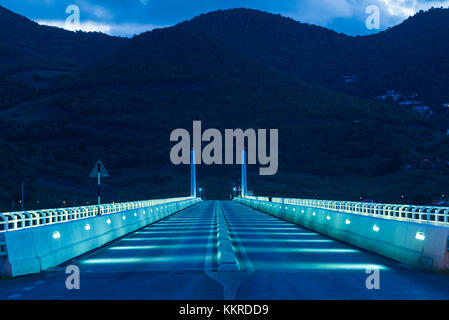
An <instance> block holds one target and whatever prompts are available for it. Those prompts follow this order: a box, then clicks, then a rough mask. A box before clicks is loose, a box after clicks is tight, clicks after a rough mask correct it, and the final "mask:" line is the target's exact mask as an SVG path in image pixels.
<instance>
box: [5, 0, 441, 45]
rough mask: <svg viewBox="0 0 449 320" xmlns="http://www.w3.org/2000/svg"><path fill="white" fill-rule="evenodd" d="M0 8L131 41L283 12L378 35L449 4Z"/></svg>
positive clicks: (235, 0)
mask: <svg viewBox="0 0 449 320" xmlns="http://www.w3.org/2000/svg"><path fill="white" fill-rule="evenodd" d="M0 5H2V6H4V7H6V8H8V9H9V10H12V11H14V12H16V13H19V14H21V15H24V16H26V17H28V18H30V19H32V20H34V21H36V22H39V23H41V24H48V25H54V26H58V27H62V28H64V27H66V19H67V17H68V16H69V14H67V13H66V8H67V7H68V6H69V5H76V6H78V7H79V9H80V25H79V29H81V30H84V31H100V32H104V33H108V34H111V35H120V36H126V37H128V36H132V35H134V34H139V33H141V32H144V31H148V30H152V29H154V28H157V27H165V26H171V25H174V24H176V23H178V22H181V21H184V20H188V19H191V18H193V17H195V16H197V15H199V14H201V13H207V12H210V11H214V10H218V9H230V8H252V9H258V10H263V11H268V12H271V13H279V14H281V15H283V16H287V17H291V18H293V19H295V20H298V21H301V22H306V23H312V24H316V25H320V26H323V27H326V28H329V29H332V30H335V31H337V32H343V33H346V34H349V35H364V34H369V33H372V32H378V31H380V30H384V29H386V28H388V27H391V26H394V25H397V24H399V23H400V22H402V21H403V20H404V19H406V18H407V17H409V16H411V15H414V14H415V13H416V12H418V11H419V10H426V9H429V8H430V7H445V8H448V7H449V0H68V1H65V0H0ZM370 5H375V6H377V7H378V8H379V9H380V30H368V29H367V28H366V26H365V20H366V19H367V17H368V15H369V14H367V13H366V8H367V7H368V6H370Z"/></svg>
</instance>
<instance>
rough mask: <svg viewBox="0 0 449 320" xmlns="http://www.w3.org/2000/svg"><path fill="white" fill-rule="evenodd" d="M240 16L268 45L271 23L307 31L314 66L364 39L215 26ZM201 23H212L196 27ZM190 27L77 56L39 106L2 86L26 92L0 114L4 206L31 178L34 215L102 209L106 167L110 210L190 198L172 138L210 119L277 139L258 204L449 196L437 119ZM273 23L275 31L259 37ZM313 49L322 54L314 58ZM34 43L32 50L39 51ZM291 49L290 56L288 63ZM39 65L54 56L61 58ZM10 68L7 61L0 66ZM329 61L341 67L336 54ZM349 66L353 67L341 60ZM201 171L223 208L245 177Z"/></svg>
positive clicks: (226, 170)
mask: <svg viewBox="0 0 449 320" xmlns="http://www.w3.org/2000/svg"><path fill="white" fill-rule="evenodd" d="M242 12H243V13H245V14H246V15H248V17H246V18H244V19H243V20H245V19H255V21H256V20H261V21H260V23H253V24H249V25H251V26H252V28H255V29H256V30H257V29H259V30H260V33H261V34H262V33H263V31H265V30H267V29H268V30H274V31H276V28H275V27H273V25H272V23H280V24H281V25H283V26H284V28H285V32H287V31H286V30H293V31H291V32H294V33H296V34H302V37H303V38H302V42H303V45H301V47H297V48H296V49H295V50H296V52H298V51H299V53H298V55H303V56H302V59H306V57H307V55H305V53H304V52H308V50H310V51H311V52H313V51H314V50H316V48H322V49H323V50H324V49H325V47H326V46H327V45H326V43H327V44H328V43H329V41H335V46H340V45H339V43H340V41H342V42H348V41H349V42H351V41H354V39H353V38H350V37H347V36H344V35H338V34H335V33H333V32H331V31H324V29H321V28H318V27H313V26H306V25H302V24H298V23H296V22H294V21H293V20H289V19H285V18H282V17H279V16H274V15H269V14H265V13H259V12H253V11H247V10H236V11H234V10H230V11H224V12H215V13H211V14H210V15H212V17H214V18H213V19H216V21H217V26H219V25H220V23H219V22H220V19H222V20H227V19H231V18H233V19H234V18H235V15H236V14H237V16H238V15H240V14H241V13H242ZM214 15H217V17H215V16H214ZM12 17H15V18H16V19H23V18H21V17H18V16H14V15H13V16H12ZM204 17H209V15H206V16H200V17H199V18H198V19H200V20H197V21H201V19H204ZM11 19H12V18H11ZM208 19H209V18H208ZM265 20H266V21H265ZM14 21H16V20H14ZM194 21H195V19H194ZM263 21H265V22H263ZM273 21H274V22H273ZM276 21H277V22H276ZM16 22H17V25H21V24H22V23H23V21H22V20H18V21H16ZM189 23H191V22H187V23H186V24H181V25H178V26H175V27H172V28H166V29H161V30H154V31H152V32H147V33H144V34H141V35H139V36H136V37H134V38H132V39H129V40H123V39H121V40H119V42H120V44H113V46H114V48H115V49H114V50H111V51H110V54H105V55H104V56H101V57H99V58H98V60H96V61H92V62H89V63H84V62H83V59H85V57H83V56H76V55H75V57H70V56H66V58H67V59H69V60H70V61H77V63H76V67H74V68H73V69H72V70H70V71H67V72H64V73H63V74H61V75H59V76H58V77H56V78H55V79H53V80H52V81H51V82H49V83H48V85H46V86H45V87H44V88H40V87H37V88H36V87H35V86H33V87H34V88H31V87H28V88H27V87H25V88H27V89H26V90H29V95H20V94H19V93H18V92H19V90H20V86H23V84H22V83H19V82H17V81H14V80H11V79H10V80H8V81H6V80H5V81H6V82H5V84H4V87H5V88H11V89H13V88H15V89H14V90H16V91H9V90H4V91H3V92H6V93H8V94H9V98H8V99H9V100H8V101H9V102H8V103H7V104H4V107H3V108H2V110H0V132H1V136H0V137H1V138H0V145H2V146H3V148H2V158H3V159H4V160H3V170H1V171H0V181H2V183H1V184H0V206H1V208H3V209H4V210H7V209H8V208H10V206H11V198H12V197H15V199H16V200H17V197H18V188H19V182H20V181H21V180H25V183H26V186H27V189H26V197H27V204H28V205H29V206H31V207H49V206H56V205H62V201H65V204H66V205H70V204H73V203H74V202H75V199H74V197H76V199H77V200H76V201H77V204H79V203H87V202H89V201H90V202H91V203H92V201H94V199H95V182H94V181H93V180H90V179H89V178H88V177H87V175H88V173H89V171H90V169H91V166H92V165H93V163H94V162H95V161H96V160H97V159H98V158H100V159H102V161H103V162H104V164H105V165H106V167H107V169H108V170H109V171H110V173H111V178H110V179H109V180H105V182H104V183H105V188H104V196H105V197H104V200H105V201H120V200H121V201H123V200H124V199H126V200H138V199H144V198H151V197H162V196H170V195H173V194H185V193H186V192H188V172H189V171H188V168H186V167H175V166H173V165H171V164H170V162H169V150H170V148H171V146H172V145H173V144H172V143H170V142H169V136H170V133H171V131H172V130H173V129H176V128H179V127H181V128H186V129H188V130H191V126H192V121H193V120H202V122H203V128H204V129H206V128H218V129H224V128H239V127H240V128H244V129H245V128H256V129H257V128H267V129H270V128H277V129H279V139H280V140H279V144H280V146H279V148H280V149H279V173H278V175H276V176H273V177H258V176H257V175H256V173H257V169H258V167H257V166H251V167H250V173H249V188H250V189H254V190H255V191H256V192H257V193H259V194H268V193H270V194H273V195H295V196H305V197H306V196H307V197H317V198H333V199H359V197H361V196H362V197H374V198H375V199H376V200H378V201H392V202H400V201H411V202H415V203H428V202H429V201H431V200H432V199H434V198H436V197H438V196H440V195H441V193H442V192H445V190H448V187H449V183H448V182H447V179H446V178H445V177H447V176H448V174H449V170H448V167H447V165H446V162H447V161H449V156H448V155H449V152H448V151H449V141H448V139H447V138H446V136H445V135H444V133H443V132H441V131H440V130H439V129H437V128H435V127H434V125H433V124H432V123H431V122H429V121H428V120H427V119H425V118H423V117H421V116H420V115H419V114H416V113H414V112H409V111H407V110H400V109H396V108H391V106H388V105H384V104H380V103H377V102H374V101H372V100H367V99H363V98H358V97H353V96H350V95H347V94H345V93H341V92H338V91H334V90H331V89H329V88H324V87H323V86H320V85H317V83H319V82H320V81H321V80H320V79H318V78H317V79H315V80H313V79H307V78H306V77H302V76H301V77H300V75H299V74H298V73H296V72H286V71H288V70H284V69H283V68H281V67H279V68H274V67H273V65H272V64H271V63H268V62H267V61H265V60H263V59H258V58H256V57H254V56H252V55H251V50H247V49H245V46H244V45H243V44H241V46H242V48H239V46H238V45H237V44H236V43H231V42H229V41H226V39H225V37H224V36H222V37H220V36H217V35H214V34H213V33H212V32H204V30H199V29H198V28H196V27H195V28H190V27H186V25H188V24H189ZM242 23H243V22H242ZM264 23H265V25H267V26H268V28H267V27H265V28H262V29H260V28H261V25H264ZM0 24H1V23H0ZM24 26H27V25H26V24H24ZM225 26H226V25H225ZM29 27H30V28H31V29H34V28H36V30H37V31H35V32H37V33H40V32H48V33H49V34H48V35H47V36H46V37H47V38H48V39H51V38H52V37H57V34H59V33H60V32H61V30H58V29H55V28H44V29H41V27H40V26H36V25H35V24H32V23H31V24H29ZM242 27H243V26H242ZM24 28H25V27H24ZM217 28H218V27H217ZM25 31H26V30H25ZM225 31H226V30H222V31H220V32H225ZM234 31H236V30H234ZM274 31H273V32H274ZM53 32H56V33H57V34H55V35H53ZM220 32H218V31H217V34H219V33H220ZM316 32H323V37H322V38H318V40H316V39H315V37H314V34H315V33H316ZM63 34H64V35H66V31H63ZM241 34H242V35H244V34H245V30H243V29H242V32H241ZM67 35H69V36H74V35H77V36H79V37H89V36H93V35H91V34H84V33H76V34H74V33H70V32H68V33H67ZM95 36H100V37H104V39H108V41H109V40H110V41H115V40H114V39H117V38H112V37H106V36H102V35H95ZM11 37H12V38H13V36H12V35H11ZM271 37H273V38H275V36H274V35H272V36H271ZM288 38H289V36H288V35H287V36H286V38H285V39H284V40H283V41H288ZM306 39H309V40H310V42H314V44H313V45H310V47H309V45H308V44H307V41H306ZM314 39H315V40H314ZM332 39H334V40H332ZM11 41H12V42H14V41H19V40H15V39H11ZM20 41H25V40H23V39H22V40H20ZM27 41H28V42H29V43H27V42H26V41H25V42H23V46H24V47H30V48H32V47H33V46H35V45H36V43H35V42H34V41H32V40H30V39H29V40H27ZM59 41H60V40H58V41H56V42H55V45H56V46H58V45H59V44H58V43H60V42H59ZM252 41H254V42H255V44H254V46H258V48H259V50H262V49H261V48H266V50H268V48H274V47H275V46H272V45H271V43H270V42H269V41H268V42H267V41H266V40H263V39H258V38H255V39H253V40H252ZM287 45H288V44H287V43H286V45H285V47H286V48H287V49H285V52H290V51H291V50H292V49H288V48H289V47H288V46H287ZM86 46H90V45H89V44H88V43H87V42H86ZM298 46H299V44H298ZM343 47H344V46H341V48H340V49H338V50H343V49H344V48H343ZM309 48H310V49H309ZM94 49H95V46H93V47H92V48H91V49H90V50H94ZM300 49H301V50H300ZM273 52H275V51H273ZM72 53H73V52H72ZM262 53H263V51H261V56H263V54H262ZM275 53H276V52H275ZM273 55H274V53H273ZM36 57H38V58H39V59H44V60H45V59H47V58H48V57H53V55H52V54H51V50H50V51H48V52H47V53H44V54H40V53H39V54H38V53H36ZM279 57H280V58H282V55H280V56H279ZM8 59H9V58H8V57H6V58H5V57H3V58H0V65H1V64H2V63H3V64H5V65H6V64H7V62H8V61H9V60H8ZM55 59H60V57H55ZM282 59H283V58H282ZM289 59H292V60H291V61H292V62H291V65H292V66H293V65H295V64H296V65H297V66H298V68H299V67H300V66H303V68H304V70H305V71H304V72H306V71H307V67H306V65H307V63H299V62H297V61H296V60H295V59H294V58H293V56H292V57H291V58H289ZM323 59H324V58H323ZM326 59H328V60H329V61H331V59H332V54H330V55H328V56H327V57H326ZM340 59H342V61H343V60H344V59H345V55H344V54H343V53H341V55H340ZM33 61H37V60H34V58H33ZM324 61H326V60H323V61H322V62H324ZM309 62H310V61H309ZM318 62H319V61H318V60H317V61H316V62H315V63H318ZM59 63H60V60H58V64H59ZM310 64H312V65H313V62H310ZM323 74H324V73H323ZM326 74H331V73H330V72H329V73H326ZM317 77H319V75H317ZM329 79H330V78H329ZM323 83H324V82H323ZM329 87H331V86H329ZM0 89H1V83H0ZM13 92H17V93H13ZM23 92H28V91H23ZM0 94H2V91H1V90H0ZM15 99H16V100H15ZM423 159H429V165H422V163H423ZM426 164H427V162H426ZM405 168H408V169H405ZM198 173H199V180H200V182H199V184H200V185H202V186H204V187H205V188H206V189H207V192H208V193H207V194H208V196H210V197H211V198H226V197H227V196H228V194H229V190H230V187H231V186H232V183H234V182H236V181H238V179H239V168H238V166H211V167H207V166H200V167H199V168H198ZM417 182H418V183H417ZM402 194H406V196H407V197H406V198H405V199H404V198H401V195H402ZM37 201H39V203H38V202H37Z"/></svg>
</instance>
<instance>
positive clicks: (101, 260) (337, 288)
mask: <svg viewBox="0 0 449 320" xmlns="http://www.w3.org/2000/svg"><path fill="white" fill-rule="evenodd" d="M214 205H215V204H214V202H213V201H205V202H202V203H200V204H198V205H195V206H193V207H190V208H187V209H185V210H184V211H182V212H180V213H177V214H175V215H173V216H171V217H168V218H166V219H164V220H162V221H160V222H158V223H155V224H153V225H150V226H148V227H146V228H144V229H141V230H139V231H137V232H135V233H133V234H130V235H128V236H126V237H124V238H122V239H119V240H117V241H115V242H113V243H111V244H109V245H107V246H105V247H103V248H100V249H98V250H95V251H93V252H91V253H89V254H86V255H84V256H81V257H79V258H77V259H74V261H72V262H68V263H66V264H65V265H62V266H60V267H57V268H54V269H52V270H49V271H47V272H45V273H41V274H38V275H31V276H25V277H20V278H16V279H12V280H8V279H7V280H0V299H223V297H224V293H223V292H224V290H223V285H224V286H226V282H227V281H228V280H229V279H235V278H238V277H235V273H236V272H237V273H239V274H240V275H244V277H241V283H240V285H239V286H236V289H235V290H234V291H235V292H234V293H233V294H232V296H233V297H235V298H237V299H449V276H448V275H447V274H435V273H430V272H426V271H422V270H417V269H414V268H411V267H407V266H403V265H400V264H398V263H396V262H394V261H392V260H389V259H386V258H383V257H380V256H377V255H375V254H371V253H368V252H366V251H363V250H360V249H358V248H355V247H353V246H350V245H346V244H343V243H341V242H338V241H335V240H332V239H330V238H328V237H324V236H322V235H320V234H317V233H315V232H312V231H310V230H307V229H304V228H302V227H299V226H296V225H294V224H292V223H289V222H285V221H282V220H279V219H277V218H275V217H272V216H269V215H266V214H264V213H261V212H258V211H256V210H253V209H250V208H248V207H245V206H242V205H239V204H237V203H235V202H230V201H223V202H222V203H221V207H222V210H223V213H224V217H225V219H226V222H227V225H228V226H229V232H230V235H231V240H232V244H233V247H234V250H235V253H236V256H237V258H238V261H239V266H240V268H241V269H242V271H227V272H223V273H221V276H220V277H218V276H215V275H216V274H218V273H217V272H216V271H217V270H216V268H214V265H215V264H216V255H217V236H216V232H217V216H216V213H215V210H214ZM69 264H75V265H78V266H79V267H80V271H81V289H80V290H67V289H66V288H65V280H66V277H67V275H66V274H65V267H66V266H67V265H69ZM367 268H368V269H370V268H379V269H380V290H368V289H367V288H366V286H365V280H366V278H367V277H368V276H369V274H367V273H366V269H367ZM216 279H220V280H219V281H216Z"/></svg>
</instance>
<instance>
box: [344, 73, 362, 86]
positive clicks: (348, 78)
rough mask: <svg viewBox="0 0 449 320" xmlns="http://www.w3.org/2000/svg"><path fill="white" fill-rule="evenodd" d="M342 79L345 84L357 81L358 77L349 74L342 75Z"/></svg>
mask: <svg viewBox="0 0 449 320" xmlns="http://www.w3.org/2000/svg"><path fill="white" fill-rule="evenodd" d="M343 80H344V81H345V84H350V83H355V82H358V81H359V77H357V76H355V75H350V76H343Z"/></svg>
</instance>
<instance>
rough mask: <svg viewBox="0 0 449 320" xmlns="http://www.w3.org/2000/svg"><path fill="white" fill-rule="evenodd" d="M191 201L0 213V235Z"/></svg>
mask: <svg viewBox="0 0 449 320" xmlns="http://www.w3.org/2000/svg"><path fill="white" fill-rule="evenodd" d="M189 199H193V197H179V198H168V199H155V200H145V201H134V202H122V203H108V204H102V205H100V206H98V205H91V206H82V207H69V208H55V209H43V210H29V211H17V212H5V213H0V233H1V232H6V231H12V230H18V229H24V228H32V227H39V226H44V225H49V224H54V223H62V222H67V221H73V220H79V219H85V218H89V217H94V216H96V215H98V213H99V214H101V215H107V214H113V213H118V212H123V211H127V210H133V209H139V208H147V207H151V206H155V205H160V204H167V205H168V206H172V205H174V203H175V202H178V201H184V200H189Z"/></svg>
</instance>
